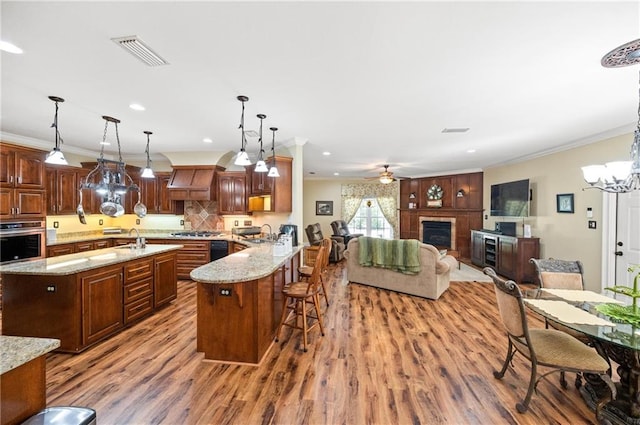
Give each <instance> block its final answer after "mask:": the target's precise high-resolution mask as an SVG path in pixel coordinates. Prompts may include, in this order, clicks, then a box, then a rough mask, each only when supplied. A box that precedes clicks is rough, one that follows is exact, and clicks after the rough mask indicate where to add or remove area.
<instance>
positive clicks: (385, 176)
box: [365, 164, 404, 184]
mask: <svg viewBox="0 0 640 425" xmlns="http://www.w3.org/2000/svg"><path fill="white" fill-rule="evenodd" d="M383 167H384V171H382V172H381V173H380V174H379V175H378V176H377V177H365V179H366V180H375V179H377V180H380V183H382V184H389V183H391V182H394V181H396V180H399V179H403V178H404V177H397V178H396V177H393V171H389V164H385V165H383Z"/></svg>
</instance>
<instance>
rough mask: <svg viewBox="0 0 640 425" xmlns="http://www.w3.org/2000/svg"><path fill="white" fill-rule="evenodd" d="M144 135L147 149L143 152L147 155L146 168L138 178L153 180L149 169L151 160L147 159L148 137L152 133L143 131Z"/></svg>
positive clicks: (153, 176) (151, 171)
mask: <svg viewBox="0 0 640 425" xmlns="http://www.w3.org/2000/svg"><path fill="white" fill-rule="evenodd" d="M144 134H146V135H147V149H146V150H145V153H146V154H147V166H146V167H145V168H144V170H142V174H140V177H142V178H144V179H153V178H155V175H154V174H153V170H152V169H151V158H149V136H150V135H152V134H153V133H152V132H150V131H145V132H144Z"/></svg>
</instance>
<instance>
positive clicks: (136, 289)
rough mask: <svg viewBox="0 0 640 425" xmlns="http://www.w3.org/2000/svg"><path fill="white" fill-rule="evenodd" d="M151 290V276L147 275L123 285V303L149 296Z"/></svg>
mask: <svg viewBox="0 0 640 425" xmlns="http://www.w3.org/2000/svg"><path fill="white" fill-rule="evenodd" d="M152 291H153V278H151V277H148V278H146V279H143V280H141V281H139V282H136V283H132V284H131V285H125V287H124V303H125V304H127V303H130V302H131V301H135V300H138V299H140V298H143V297H146V296H149V295H151V294H152Z"/></svg>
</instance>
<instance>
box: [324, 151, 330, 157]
mask: <svg viewBox="0 0 640 425" xmlns="http://www.w3.org/2000/svg"><path fill="white" fill-rule="evenodd" d="M322 155H324V156H329V155H331V152H327V151H325V152H322Z"/></svg>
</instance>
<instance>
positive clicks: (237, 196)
mask: <svg viewBox="0 0 640 425" xmlns="http://www.w3.org/2000/svg"><path fill="white" fill-rule="evenodd" d="M246 186H247V176H246V174H245V173H243V172H238V171H229V172H220V173H218V213H219V214H221V215H224V214H246V213H247V190H246Z"/></svg>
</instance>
